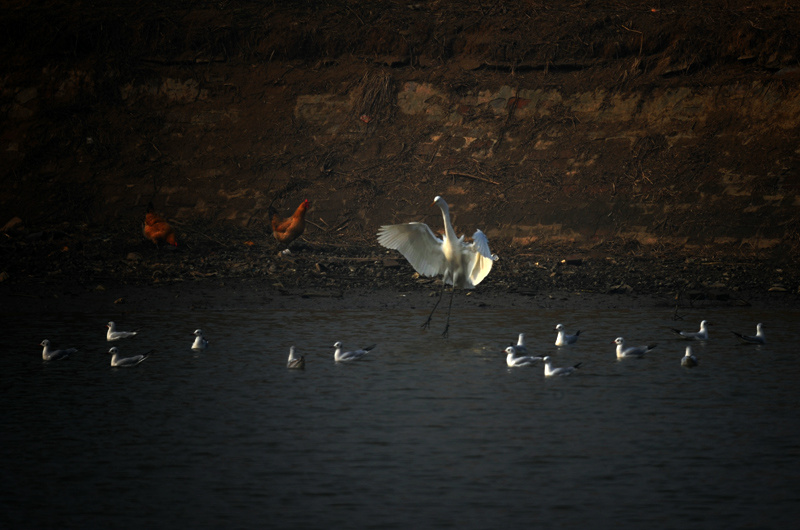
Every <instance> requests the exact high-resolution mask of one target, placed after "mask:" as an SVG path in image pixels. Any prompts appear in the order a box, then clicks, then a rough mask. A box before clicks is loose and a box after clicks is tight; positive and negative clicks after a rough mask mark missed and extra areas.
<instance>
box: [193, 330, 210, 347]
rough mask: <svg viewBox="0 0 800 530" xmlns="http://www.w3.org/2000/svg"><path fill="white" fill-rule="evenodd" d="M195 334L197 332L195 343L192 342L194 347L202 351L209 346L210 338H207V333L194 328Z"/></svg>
mask: <svg viewBox="0 0 800 530" xmlns="http://www.w3.org/2000/svg"><path fill="white" fill-rule="evenodd" d="M194 334H195V339H194V344H192V349H193V350H197V351H201V350H205V349H206V348H208V340H206V337H205V335H203V330H202V329H196V330H194Z"/></svg>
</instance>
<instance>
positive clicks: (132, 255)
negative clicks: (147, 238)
mask: <svg viewBox="0 0 800 530" xmlns="http://www.w3.org/2000/svg"><path fill="white" fill-rule="evenodd" d="M126 259H127V260H128V261H141V259H142V255H141V254H139V253H138V252H129V253H128V255H127V256H126Z"/></svg>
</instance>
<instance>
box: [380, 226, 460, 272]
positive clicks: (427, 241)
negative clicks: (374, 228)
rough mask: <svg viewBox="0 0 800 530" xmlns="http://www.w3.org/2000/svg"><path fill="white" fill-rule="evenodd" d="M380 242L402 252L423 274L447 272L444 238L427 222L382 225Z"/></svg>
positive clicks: (415, 268)
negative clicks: (438, 235) (437, 235)
mask: <svg viewBox="0 0 800 530" xmlns="http://www.w3.org/2000/svg"><path fill="white" fill-rule="evenodd" d="M378 243H380V244H381V245H383V246H384V247H386V248H391V249H393V250H397V251H398V252H400V254H402V255H403V257H405V258H406V259H407V260H408V262H409V263H410V264H411V266H412V267H414V270H415V271H417V272H418V273H420V274H421V275H423V276H438V275H440V274H444V272H445V269H446V260H445V258H444V254H443V253H442V240H441V239H439V238H438V237H436V236H435V235H434V233H433V232H432V231H431V229H430V228H429V227H428V225H426V224H425V223H404V224H399V225H385V226H382V227H381V228H380V230H378Z"/></svg>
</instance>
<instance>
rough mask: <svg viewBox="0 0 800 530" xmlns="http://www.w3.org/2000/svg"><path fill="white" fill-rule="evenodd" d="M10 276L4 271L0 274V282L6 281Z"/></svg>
mask: <svg viewBox="0 0 800 530" xmlns="http://www.w3.org/2000/svg"><path fill="white" fill-rule="evenodd" d="M9 277H10V276H9V275H8V273H7V272H6V271H3V272H0V282H4V281H6V280H7V279H8V278H9Z"/></svg>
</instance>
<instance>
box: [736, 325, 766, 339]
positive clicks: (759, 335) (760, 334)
mask: <svg viewBox="0 0 800 530" xmlns="http://www.w3.org/2000/svg"><path fill="white" fill-rule="evenodd" d="M731 333H733V334H734V335H736V338H738V339H739V340H740V341H741V342H742V343H744V344H766V343H767V337H766V336H765V335H764V324H762V323H761V322H759V323H758V324H757V325H756V334H755V335H742V334H741V333H736V332H735V331H731Z"/></svg>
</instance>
